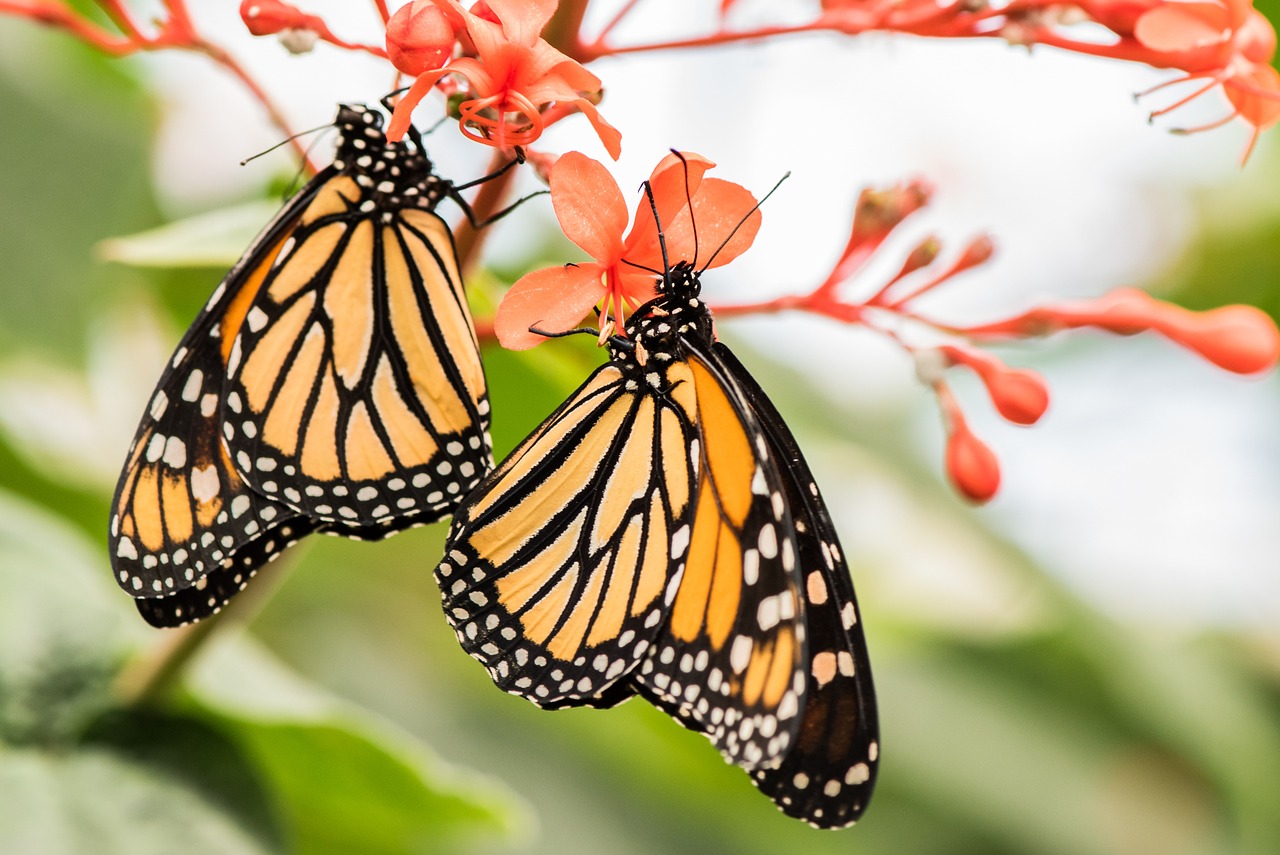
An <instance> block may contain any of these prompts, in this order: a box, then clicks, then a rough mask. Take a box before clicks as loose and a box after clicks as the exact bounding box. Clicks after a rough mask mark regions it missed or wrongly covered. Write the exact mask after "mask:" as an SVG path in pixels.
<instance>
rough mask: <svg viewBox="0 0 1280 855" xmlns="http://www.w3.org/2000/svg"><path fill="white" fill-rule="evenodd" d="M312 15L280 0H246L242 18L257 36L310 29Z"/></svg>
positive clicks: (241, 13)
mask: <svg viewBox="0 0 1280 855" xmlns="http://www.w3.org/2000/svg"><path fill="white" fill-rule="evenodd" d="M312 17H313V16H312V15H308V14H306V13H305V12H303V11H302V10H301V9H299V8H297V7H296V6H291V5H289V4H288V3H282V2H280V0H244V2H243V3H241V4H240V18H241V19H242V20H243V21H244V25H245V26H246V27H248V28H249V32H251V33H253V34H254V35H255V36H273V35H275V34H276V33H279V32H282V31H284V30H294V29H309V25H310V22H311V19H312Z"/></svg>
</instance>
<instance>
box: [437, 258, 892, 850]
mask: <svg viewBox="0 0 1280 855" xmlns="http://www.w3.org/2000/svg"><path fill="white" fill-rule="evenodd" d="M700 287H701V286H700V282H699V279H698V273H697V272H696V271H695V270H694V269H693V266H692V264H690V263H688V262H681V263H679V264H677V265H676V266H675V267H674V268H670V267H669V266H668V272H667V274H666V275H665V276H664V277H663V281H662V283H661V284H660V286H659V296H658V297H657V298H656V299H654V300H652V301H650V302H648V303H646V304H644V305H643V306H641V307H640V308H638V309H637V310H636V312H635V313H634V314H633V315H632V317H631V318H630V319H629V321H628V322H627V325H626V336H625V337H615V338H613V339H611V340H610V341H609V356H610V361H609V363H608V364H606V365H604V366H602V367H601V368H599V369H598V370H597V371H596V372H595V373H594V374H592V375H591V376H590V377H589V378H588V379H587V381H586V382H585V383H584V384H583V385H582V386H581V387H580V388H579V389H578V390H577V391H576V392H574V393H573V395H572V396H570V398H569V399H568V400H567V401H566V402H565V403H564V404H563V405H562V406H561V407H560V408H559V409H558V410H556V411H555V412H554V413H553V414H552V415H551V416H550V417H548V418H547V420H546V421H545V422H543V423H542V425H541V426H540V427H538V428H537V429H536V430H535V431H534V432H533V433H532V434H531V435H530V436H529V437H528V438H527V439H526V440H525V441H524V442H523V443H522V444H521V445H520V446H519V447H518V448H517V449H516V450H515V451H514V452H513V453H512V454H511V456H510V457H508V458H507V459H506V460H505V461H504V462H503V463H502V465H501V466H499V467H498V468H497V469H496V470H495V471H494V472H492V473H491V474H490V475H489V476H488V477H487V478H486V479H485V480H484V481H483V482H482V483H481V484H480V486H479V487H477V488H476V489H475V491H474V492H472V493H471V494H470V495H469V496H468V497H467V499H466V501H465V502H464V503H463V504H462V505H461V506H460V507H459V509H458V511H457V513H456V514H455V517H454V522H453V526H452V529H451V531H450V534H449V538H448V542H447V544H446V546H445V557H444V560H443V561H442V562H441V563H440V565H439V567H438V568H437V570H436V579H437V582H438V583H439V584H440V586H441V591H442V597H443V601H444V609H445V614H446V616H447V618H448V620H449V621H450V623H451V625H452V626H453V628H454V630H455V631H456V633H457V635H458V639H459V641H460V642H461V644H462V646H463V648H464V649H465V650H466V651H467V652H468V653H469V654H471V655H472V656H473V657H475V658H476V659H478V660H479V661H480V662H481V663H482V664H484V665H485V667H486V668H487V669H488V671H489V674H490V676H491V678H492V679H493V680H494V682H495V683H496V684H497V685H498V686H499V687H500V688H502V689H504V690H506V691H508V692H510V693H512V694H516V695H520V696H522V697H524V698H527V699H528V700H530V701H532V702H533V703H535V704H537V705H539V706H543V707H551V708H557V707H565V706H595V707H606V706H612V705H615V704H617V703H619V702H621V701H623V700H625V699H627V698H628V697H630V696H631V695H633V694H639V695H641V696H642V697H645V698H646V699H648V700H649V701H651V702H652V703H654V704H655V705H656V706H658V707H659V708H660V709H662V710H664V711H666V712H668V713H669V714H670V715H672V716H673V717H674V718H676V720H677V721H679V722H680V723H681V724H683V725H685V726H686V727H689V728H691V729H693V730H696V731H700V732H702V733H704V734H705V735H706V736H707V737H708V738H709V739H710V740H711V741H712V743H713V744H715V746H716V747H717V748H718V749H719V750H720V751H721V753H722V754H723V755H724V757H725V758H726V759H727V760H728V761H729V762H732V763H735V764H737V765H739V766H742V767H745V768H746V769H747V770H749V772H750V774H751V776H752V778H753V780H754V782H755V784H756V786H757V787H758V788H759V789H760V790H761V791H762V792H764V793H765V794H766V795H768V796H769V797H770V798H771V799H773V800H774V801H775V802H776V803H777V804H778V805H779V807H780V808H781V809H782V810H783V811H784V812H785V813H787V814H789V815H791V816H794V817H797V818H800V819H803V820H806V821H808V822H810V823H811V824H813V825H817V826H820V827H830V828H834V827H840V826H844V825H848V824H850V823H852V822H854V821H855V820H856V819H857V818H858V816H859V815H860V814H861V813H862V811H863V809H864V808H865V807H866V804H867V801H868V799H869V798H870V795H871V790H872V787H873V786H874V783H875V777H876V769H877V760H878V754H879V743H878V738H879V737H878V729H877V722H876V708H875V697H874V690H873V687H872V682H871V671H870V665H869V661H868V657H867V649H866V643H865V641H864V639H863V634H862V627H861V623H860V621H859V617H858V606H857V602H856V599H855V597H854V591H853V585H852V582H851V580H850V576H849V570H848V567H847V565H846V564H845V561H844V558H843V555H842V553H841V550H840V546H839V543H838V541H837V538H836V533H835V529H834V527H833V525H832V522H831V518H830V516H829V515H828V514H827V510H826V507H825V505H824V504H823V501H822V498H821V496H820V495H819V493H818V488H817V485H816V484H815V482H814V480H813V477H812V475H811V474H810V472H809V468H808V466H807V465H806V463H805V462H804V458H803V457H802V456H801V454H800V450H799V448H798V447H797V445H796V443H795V440H794V439H793V438H792V436H791V432H790V431H789V430H788V429H787V427H786V425H785V424H784V423H783V421H782V418H781V417H780V416H779V414H778V412H777V410H776V409H774V407H773V405H772V404H771V403H770V402H769V399H768V398H767V397H766V396H765V394H764V392H763V391H762V390H761V389H760V387H759V386H758V385H757V384H756V383H755V381H754V380H753V379H752V378H751V376H750V375H749V374H748V373H747V371H746V369H745V368H743V367H742V365H741V364H740V363H739V362H738V360H737V359H736V358H735V357H734V356H733V354H732V353H731V352H730V351H729V350H728V349H727V348H726V347H725V346H724V345H723V344H721V343H719V342H717V341H715V340H714V334H713V331H712V324H711V315H710V313H709V311H708V309H707V307H706V305H705V304H704V303H703V302H702V301H701V299H700V297H699V293H700Z"/></svg>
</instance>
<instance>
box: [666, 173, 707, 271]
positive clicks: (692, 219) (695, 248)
mask: <svg viewBox="0 0 1280 855" xmlns="http://www.w3.org/2000/svg"><path fill="white" fill-rule="evenodd" d="M671 153H672V154H674V155H675V156H676V157H678V158H680V164H681V166H683V167H684V200H685V203H686V204H687V205H688V206H689V223H690V225H692V226H693V260H694V263H695V264H696V263H697V260H698V219H697V217H695V216H694V215H693V193H692V192H691V191H690V190H689V161H687V160H685V158H684V155H683V154H681V153H680V152H678V151H676V150H675V149H674V148H673V149H671ZM654 216H655V217H657V212H654ZM704 269H705V268H704Z"/></svg>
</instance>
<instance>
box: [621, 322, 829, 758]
mask: <svg viewBox="0 0 1280 855" xmlns="http://www.w3.org/2000/svg"><path fill="white" fill-rule="evenodd" d="M685 348H686V349H687V351H688V352H687V353H686V359H687V365H688V370H689V373H690V376H691V378H692V381H693V383H692V385H693V388H694V389H696V393H697V429H698V436H699V440H700V450H699V455H700V461H701V462H700V466H699V476H698V488H697V498H696V502H695V505H694V509H693V516H692V533H691V538H690V543H689V548H688V558H687V562H686V564H685V567H684V572H683V575H682V577H681V579H680V584H679V588H678V590H677V592H676V595H675V599H674V601H673V603H672V606H671V611H670V614H669V616H668V620H667V622H666V624H665V625H664V628H663V632H662V633H661V634H660V635H659V636H658V638H657V640H656V642H655V644H654V647H653V649H652V650H651V651H650V654H649V656H648V657H647V658H646V660H645V662H644V664H643V666H642V667H641V669H640V670H639V672H638V673H637V677H636V680H637V682H638V683H639V684H640V686H641V687H642V689H643V692H644V694H645V695H646V696H648V697H650V698H651V699H652V700H653V701H654V702H655V703H657V704H658V705H659V706H660V707H662V708H663V709H665V710H666V711H668V712H669V713H671V714H672V715H673V716H675V717H676V718H677V720H679V721H680V722H681V723H683V724H684V725H685V726H687V727H690V728H692V729H694V730H697V731H700V732H702V733H705V734H706V735H707V737H708V738H709V739H710V740H711V741H712V742H713V743H714V744H715V746H716V747H717V748H718V749H720V751H721V752H722V753H723V754H724V756H725V758H726V759H727V760H729V761H730V762H732V763H736V764H738V765H740V766H743V767H746V768H748V769H754V768H758V767H761V766H767V765H770V764H776V763H777V762H778V760H779V758H781V757H782V756H783V754H784V753H785V752H786V751H787V749H788V748H790V746H791V744H792V738H793V735H794V733H795V730H796V727H797V725H798V723H799V719H798V714H799V712H800V709H801V705H802V703H803V700H804V698H803V695H804V689H805V680H804V667H805V663H806V661H807V657H806V645H807V640H806V638H805V629H804V614H803V603H802V601H801V598H800V592H799V590H798V578H799V577H798V575H797V567H796V547H795V542H794V538H793V536H792V522H791V517H790V515H789V513H788V511H787V507H786V502H785V500H784V496H783V492H782V491H783V487H782V485H781V480H782V476H781V475H780V474H779V472H778V468H777V464H776V463H775V461H774V460H773V458H772V455H771V454H770V453H769V450H768V448H767V443H766V440H765V438H764V435H763V434H762V433H761V431H760V428H759V427H758V426H757V425H756V423H755V420H754V418H753V417H752V415H751V413H750V411H749V409H748V407H747V406H746V401H745V399H744V398H743V396H742V394H741V392H740V391H739V390H738V389H737V387H736V385H735V384H734V382H733V380H732V379H731V378H730V377H728V376H727V375H726V374H725V373H724V372H723V371H722V370H721V369H720V368H719V366H718V365H717V364H716V361H717V360H716V358H715V357H714V355H710V356H709V355H706V354H703V353H699V352H698V350H697V345H696V344H695V343H694V342H689V341H686V342H685Z"/></svg>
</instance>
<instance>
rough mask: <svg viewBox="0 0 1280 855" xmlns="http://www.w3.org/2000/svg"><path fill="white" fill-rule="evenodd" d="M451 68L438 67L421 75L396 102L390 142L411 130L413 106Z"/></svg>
mask: <svg viewBox="0 0 1280 855" xmlns="http://www.w3.org/2000/svg"><path fill="white" fill-rule="evenodd" d="M450 71H451V69H448V68H437V69H435V70H434V71H428V72H427V73H426V74H422V75H419V77H418V79H417V80H415V81H413V85H412V86H410V87H409V91H408V92H406V93H405V94H404V97H403V98H401V99H400V101H399V102H398V103H397V104H396V108H395V109H394V110H392V111H391V122H390V123H389V124H388V125H387V140H388V141H389V142H399V141H400V140H401V139H402V138H403V137H404V132H405V131H407V130H409V124H410V123H411V122H412V121H413V108H414V107H416V106H418V102H420V101H421V100H422V99H423V98H425V97H426V95H427V93H428V92H430V91H431V87H432V86H435V85H436V81H438V80H439V79H440V78H441V77H444V76H445V75H446V74H448V73H449V72H450Z"/></svg>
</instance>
